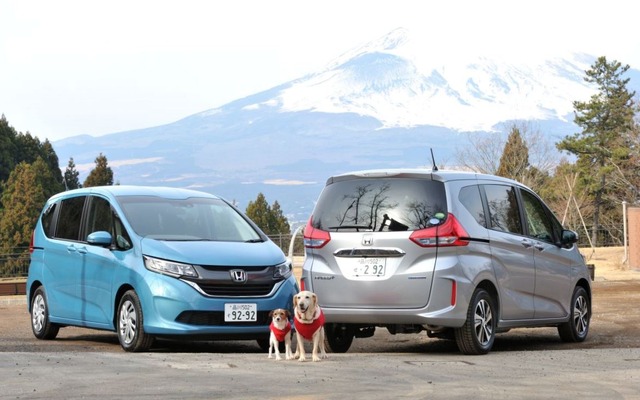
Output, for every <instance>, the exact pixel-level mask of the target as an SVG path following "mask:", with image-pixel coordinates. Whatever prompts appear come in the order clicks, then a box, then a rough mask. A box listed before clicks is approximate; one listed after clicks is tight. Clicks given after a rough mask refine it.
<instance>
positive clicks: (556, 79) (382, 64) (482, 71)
mask: <svg viewBox="0 0 640 400" xmlns="http://www.w3.org/2000/svg"><path fill="white" fill-rule="evenodd" d="M419 39H420V38H418V39H416V38H414V37H412V36H411V34H410V33H409V32H408V31H407V30H404V29H397V30H395V31H393V32H391V33H389V34H388V35H386V36H384V37H382V38H380V39H378V40H375V41H372V42H370V43H368V44H366V45H364V46H362V47H360V48H357V49H355V50H353V51H351V52H348V53H346V54H344V55H343V56H341V57H339V58H337V59H336V60H334V61H333V62H331V63H330V64H329V65H328V67H327V68H326V69H325V70H324V71H321V72H319V73H316V74H312V75H310V76H308V77H305V78H302V79H299V80H297V81H294V82H293V83H292V85H291V86H290V87H288V88H286V89H284V90H282V91H281V92H280V94H279V95H278V97H277V98H276V99H273V100H271V101H270V102H269V103H268V104H270V105H273V104H277V105H278V106H279V107H280V109H281V110H282V111H289V112H293V111H318V112H327V113H345V112H352V113H356V114H359V115H363V116H371V117H374V118H376V119H378V120H379V121H381V122H382V124H383V127H384V128H389V127H413V126H419V125H433V126H440V127H446V128H450V129H454V130H457V131H491V130H493V129H494V128H495V125H496V124H498V123H500V122H503V121H510V120H550V119H559V120H564V121H566V118H567V117H566V116H567V115H568V114H570V113H571V112H572V111H573V101H574V100H577V99H584V100H586V99H588V98H589V96H590V95H591V94H593V93H594V88H592V87H589V86H588V85H587V84H586V82H584V80H583V76H584V71H585V70H587V69H588V68H589V66H590V65H591V63H592V62H593V60H594V58H593V57H588V56H584V55H579V54H567V55H566V56H565V57H563V58H558V57H556V58H551V59H541V58H538V59H532V58H529V59H526V60H522V59H519V60H518V59H516V57H513V59H510V57H509V56H505V57H500V59H491V58H488V57H478V56H471V55H470V56H469V57H467V59H464V58H460V57H451V55H453V54H451V55H449V57H448V58H446V55H441V54H438V52H431V51H430V49H429V43H425V42H424V40H422V41H421V40H419ZM455 51H456V49H451V53H455ZM463 56H464V55H463Z"/></svg>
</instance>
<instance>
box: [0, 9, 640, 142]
mask: <svg viewBox="0 0 640 400" xmlns="http://www.w3.org/2000/svg"><path fill="white" fill-rule="evenodd" d="M634 4H635V3H634V2H631V1H628V0H609V1H607V2H602V1H601V0H560V1H558V0H553V1H549V0H538V1H530V0H529V1H509V0H484V1H477V0H447V1H420V0H393V1H390V0H322V1H317V0H307V1H304V0H295V1H290V0H282V1H279V0H271V1H264V0H206V1H204V0H203V1H194V0H175V1H163V0H139V1H136V0H126V1H121V0H110V1H99V0H96V1H86V0H80V1H70V0H56V1H50V0H0V114H4V115H5V117H6V118H7V120H8V121H9V124H10V125H12V126H13V127H14V128H15V129H16V130H17V131H18V132H23V133H24V132H29V133H31V134H32V135H34V136H37V137H38V138H40V139H41V140H44V139H49V140H50V141H53V142H55V141H56V140H59V139H62V138H65V137H70V136H76V135H83V134H88V135H92V136H100V135H104V134H109V133H115V132H121V131H128V130H133V129H140V128H148V127H153V126H159V125H164V124H168V123H171V122H174V121H177V120H179V119H182V118H184V117H187V116H190V115H193V114H196V113H199V112H202V111H205V110H208V109H213V108H216V107H220V106H223V105H225V104H227V103H229V102H231V101H233V100H237V99H240V98H243V97H246V96H249V95H252V94H255V93H258V92H260V91H263V90H267V89H270V88H272V87H274V86H277V85H279V84H282V83H285V82H289V81H291V80H294V79H297V78H300V77H302V76H305V75H307V74H310V73H314V72H319V71H321V70H322V69H323V68H324V67H325V66H327V65H328V64H330V63H331V61H332V60H333V59H335V58H337V57H339V56H340V55H341V54H343V53H345V52H348V51H350V50H352V49H354V48H357V47H359V46H362V45H364V44H366V43H367V42H369V41H372V40H375V39H377V38H379V37H382V36H384V35H386V34H387V33H389V32H391V31H392V30H394V29H396V28H400V27H402V28H405V29H407V30H409V31H410V32H411V34H412V35H420V36H422V37H427V38H429V41H428V43H429V44H430V46H432V47H430V48H429V49H425V51H429V52H433V53H434V54H443V55H445V56H447V57H455V56H456V55H459V54H464V53H469V52H473V53H477V54H479V55H482V54H487V55H496V54H498V55H499V54H508V53H515V54H519V53H522V54H528V53H537V52H540V53H541V54H546V53H547V52H554V53H560V54H562V52H565V51H571V52H585V53H587V54H590V55H593V56H606V57H607V59H609V60H614V59H615V60H618V61H620V62H622V63H623V64H629V65H630V66H631V67H632V68H636V69H640V34H639V33H638V31H637V29H636V28H635V27H636V26H637V18H638V17H637V15H638V11H639V9H640V6H638V5H634Z"/></svg>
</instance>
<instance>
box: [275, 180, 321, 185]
mask: <svg viewBox="0 0 640 400" xmlns="http://www.w3.org/2000/svg"><path fill="white" fill-rule="evenodd" d="M263 183H264V184H265V185H276V186H299V185H314V184H316V183H317V182H305V181H296V180H289V179H267V180H266V181H264V182H263Z"/></svg>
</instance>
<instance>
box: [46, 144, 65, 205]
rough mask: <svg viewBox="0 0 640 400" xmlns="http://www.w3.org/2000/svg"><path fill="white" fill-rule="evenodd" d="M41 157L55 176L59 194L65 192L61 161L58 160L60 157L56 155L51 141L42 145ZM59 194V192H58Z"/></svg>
mask: <svg viewBox="0 0 640 400" xmlns="http://www.w3.org/2000/svg"><path fill="white" fill-rule="evenodd" d="M40 153H41V154H40V155H41V157H42V159H43V160H44V161H45V163H46V164H47V166H48V168H49V170H50V171H51V175H52V176H53V180H54V181H55V182H56V183H57V184H58V185H57V188H58V189H59V190H58V192H60V191H62V190H63V186H64V185H63V183H62V171H61V170H60V160H59V159H58V155H57V154H56V152H55V150H54V149H53V146H52V145H51V142H49V139H46V140H45V141H44V143H42V147H41V148H40ZM56 193H57V192H56Z"/></svg>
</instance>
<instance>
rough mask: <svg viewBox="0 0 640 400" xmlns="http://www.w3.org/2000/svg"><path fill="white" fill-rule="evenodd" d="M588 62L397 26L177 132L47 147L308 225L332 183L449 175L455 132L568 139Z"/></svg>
mask: <svg viewBox="0 0 640 400" xmlns="http://www.w3.org/2000/svg"><path fill="white" fill-rule="evenodd" d="M454 56H455V58H453V57H454ZM463 56H464V55H463ZM593 61H595V57H593V56H586V55H574V54H571V55H567V56H566V57H563V58H544V59H534V58H531V59H529V60H524V61H523V60H522V59H520V60H516V59H513V60H512V59H509V58H508V57H500V58H495V57H493V58H489V57H470V58H469V59H466V60H465V57H459V56H458V55H457V54H456V52H455V50H453V49H452V50H451V51H450V52H445V54H441V53H440V54H439V53H438V52H435V51H434V52H431V51H430V48H429V42H428V41H426V42H425V41H424V40H422V39H421V38H411V36H410V34H409V33H408V32H407V31H405V30H403V29H398V30H395V31H393V32H391V33H389V34H388V35H386V36H384V37H382V38H380V39H378V40H374V41H372V42H370V43H368V44H366V45H365V46H362V47H359V48H356V49H354V50H353V51H351V52H348V53H346V54H344V55H342V56H341V57H338V58H337V59H335V60H333V61H331V62H330V63H329V64H328V65H327V67H326V68H324V69H323V70H322V71H319V72H317V73H312V74H309V75H307V76H305V77H302V78H300V79H297V80H294V81H291V82H288V83H284V84H282V85H280V86H277V87H274V88H272V89H269V90H266V91H264V92H260V93H257V94H255V95H252V96H248V97H246V98H243V99H239V100H236V101H233V102H231V103H229V104H226V105H223V106H221V107H217V108H214V109H211V110H207V111H204V112H200V113H197V114H194V115H192V116H189V117H186V118H184V119H182V120H179V121H176V122H174V123H171V124H167V125H163V126H158V127H153V128H147V129H142V130H135V131H128V132H119V133H114V134H110V135H105V136H100V137H91V136H77V137H72V138H68V139H64V140H60V141H56V142H54V143H53V145H54V148H55V150H56V153H57V154H58V157H59V158H60V163H61V164H62V165H61V168H62V169H63V170H64V168H65V167H66V163H67V161H68V160H69V158H70V157H73V158H74V161H75V163H76V165H77V166H78V170H80V171H81V172H88V170H89V169H90V168H93V166H94V160H95V158H96V156H97V155H98V154H99V153H103V154H104V155H106V156H107V158H108V161H109V165H110V166H111V167H112V169H113V170H114V174H115V179H116V181H117V182H119V183H122V184H146V185H165V186H180V187H191V188H196V189H200V190H204V191H209V192H212V193H216V194H219V195H222V196H224V197H226V198H228V199H230V200H231V199H235V200H236V201H237V202H238V203H239V205H240V208H243V209H244V208H245V207H246V205H247V203H248V201H250V200H253V199H255V198H256V196H257V194H258V193H260V192H262V193H263V194H265V196H266V198H267V201H269V202H273V201H274V200H278V202H279V203H280V205H281V206H282V209H283V210H284V211H285V213H287V214H288V215H289V216H290V220H305V219H306V218H307V217H308V215H309V213H310V211H311V208H312V206H313V202H314V201H315V199H316V198H317V196H318V194H319V192H320V190H321V189H322V186H323V184H324V182H325V180H326V178H327V177H328V176H329V175H331V174H335V173H341V172H346V171H349V170H354V169H365V168H391V167H393V168H396V167H418V166H425V165H431V159H430V156H429V149H430V148H432V149H433V151H434V153H435V154H436V158H437V161H438V162H439V163H444V164H446V165H448V166H451V165H452V164H455V160H454V158H453V154H454V151H455V149H456V147H458V146H463V145H465V143H466V142H465V140H466V136H465V134H463V133H464V132H467V133H468V132H474V134H489V132H494V131H497V130H500V129H504V126H502V127H501V125H505V124H508V123H509V122H510V121H528V122H530V123H534V124H535V125H536V126H538V127H539V129H540V131H541V132H543V133H545V134H547V135H548V136H549V137H551V138H555V139H559V138H561V137H563V136H565V135H567V134H570V133H574V132H576V131H577V127H575V126H574V125H573V124H572V120H573V117H572V111H573V101H576V100H587V99H588V98H589V96H590V95H591V94H592V93H594V92H595V91H594V88H592V87H589V86H588V85H587V84H586V83H585V81H584V79H583V77H584V71H585V70H587V69H588V68H589V66H590V65H591V64H593ZM633 73H634V74H635V75H634V76H637V71H634V72H633ZM555 139H554V140H555ZM84 176H86V175H84V174H81V179H84Z"/></svg>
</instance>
